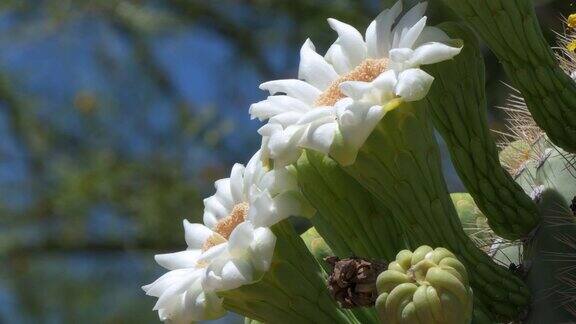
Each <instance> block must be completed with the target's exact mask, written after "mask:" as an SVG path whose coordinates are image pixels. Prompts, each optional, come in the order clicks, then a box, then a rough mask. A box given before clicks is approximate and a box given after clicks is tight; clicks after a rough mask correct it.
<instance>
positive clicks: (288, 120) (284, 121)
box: [268, 111, 303, 128]
mask: <svg viewBox="0 0 576 324" xmlns="http://www.w3.org/2000/svg"><path fill="white" fill-rule="evenodd" d="M302 115H303V113H302V112H296V111H289V112H286V113H282V114H278V115H276V116H274V117H272V118H270V120H269V121H268V123H269V124H278V125H282V128H283V127H288V126H290V125H293V124H296V123H297V122H298V121H299V120H300V118H301V117H302Z"/></svg>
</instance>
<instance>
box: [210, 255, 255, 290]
mask: <svg viewBox="0 0 576 324" xmlns="http://www.w3.org/2000/svg"><path fill="white" fill-rule="evenodd" d="M252 272H253V268H252V265H251V264H250V263H248V262H246V261H245V260H242V259H231V260H224V259H220V260H216V261H214V262H213V263H212V264H211V265H210V266H209V267H208V268H207V269H206V276H205V277H204V281H203V287H204V288H205V289H207V290H208V291H210V290H213V291H223V290H231V289H235V288H238V287H240V286H242V285H244V284H248V283H250V282H251V281H252V278H253V273H252Z"/></svg>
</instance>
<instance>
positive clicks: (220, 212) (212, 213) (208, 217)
mask: <svg viewBox="0 0 576 324" xmlns="http://www.w3.org/2000/svg"><path fill="white" fill-rule="evenodd" d="M228 214H230V210H229V209H227V208H226V207H224V206H223V205H222V203H221V202H220V200H218V198H217V197H216V196H211V197H208V198H206V199H204V224H206V226H208V227H209V228H214V226H216V223H217V222H218V220H220V219H222V218H224V217H226V216H228Z"/></svg>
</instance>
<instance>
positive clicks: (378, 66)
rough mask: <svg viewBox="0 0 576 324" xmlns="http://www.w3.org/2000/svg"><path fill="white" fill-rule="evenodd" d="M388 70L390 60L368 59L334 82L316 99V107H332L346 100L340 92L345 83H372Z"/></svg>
mask: <svg viewBox="0 0 576 324" xmlns="http://www.w3.org/2000/svg"><path fill="white" fill-rule="evenodd" d="M387 68H388V59H385V58H384V59H366V60H364V62H362V63H360V64H359V65H358V66H357V67H356V68H354V69H353V70H352V71H350V72H349V73H348V74H346V75H344V76H341V77H339V78H338V79H336V80H334V82H332V84H331V85H330V86H329V87H328V88H327V89H326V90H325V91H324V92H323V93H322V94H321V95H320V96H319V97H318V99H316V101H315V102H314V106H316V107H320V106H332V105H334V104H335V103H336V102H337V101H338V100H340V99H342V98H344V97H345V96H344V94H343V93H342V92H341V91H340V84H341V83H342V82H345V81H364V82H370V81H373V80H374V79H376V78H377V77H378V76H379V75H380V74H382V72H384V71H386V69H387Z"/></svg>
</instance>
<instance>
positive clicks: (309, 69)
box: [298, 39, 338, 90]
mask: <svg viewBox="0 0 576 324" xmlns="http://www.w3.org/2000/svg"><path fill="white" fill-rule="evenodd" d="M298 78H299V79H303V80H306V81H307V82H308V83H310V84H312V85H313V86H315V87H316V88H318V89H319V90H324V89H326V88H327V87H328V86H330V84H331V83H332V81H334V80H335V79H337V78H338V73H336V71H335V70H334V68H333V67H332V65H330V64H329V63H328V62H326V60H325V59H324V58H323V57H322V56H321V55H320V54H318V53H316V49H315V48H314V44H312V41H311V40H310V39H307V40H306V42H304V45H302V48H301V49H300V67H299V70H298Z"/></svg>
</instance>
